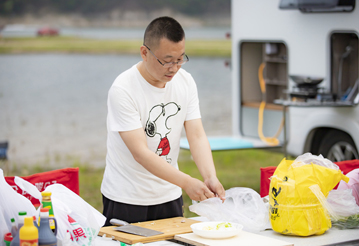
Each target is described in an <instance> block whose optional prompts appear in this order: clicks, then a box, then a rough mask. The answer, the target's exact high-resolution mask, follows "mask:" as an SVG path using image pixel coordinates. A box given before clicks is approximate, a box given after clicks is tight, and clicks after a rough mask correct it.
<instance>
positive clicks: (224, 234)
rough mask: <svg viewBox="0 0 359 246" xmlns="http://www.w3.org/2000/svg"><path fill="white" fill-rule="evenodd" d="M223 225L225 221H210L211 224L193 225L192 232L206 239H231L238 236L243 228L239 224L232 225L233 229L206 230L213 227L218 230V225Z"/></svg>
mask: <svg viewBox="0 0 359 246" xmlns="http://www.w3.org/2000/svg"><path fill="white" fill-rule="evenodd" d="M220 223H223V221H210V222H201V223H195V224H192V225H191V228H192V231H193V233H194V234H196V235H198V236H201V237H204V238H214V239H217V238H229V237H234V236H236V235H238V234H239V233H240V232H241V231H242V229H243V226H242V225H241V224H237V223H232V222H230V223H231V225H232V227H229V228H225V229H220V230H215V229H214V230H208V229H207V230H206V229H205V228H208V227H212V228H216V227H217V225H218V224H220Z"/></svg>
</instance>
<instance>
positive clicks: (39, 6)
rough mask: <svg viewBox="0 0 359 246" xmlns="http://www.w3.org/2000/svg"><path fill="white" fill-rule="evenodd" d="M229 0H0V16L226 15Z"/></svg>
mask: <svg viewBox="0 0 359 246" xmlns="http://www.w3.org/2000/svg"><path fill="white" fill-rule="evenodd" d="M230 1H231V0H0V15H2V16H19V15H23V14H26V13H32V14H39V13H41V12H43V11H47V12H53V13H59V14H61V13H79V14H82V15H85V16H86V15H93V14H101V13H106V12H109V11H111V10H113V9H121V10H124V11H126V10H143V11H155V10H160V9H162V8H169V9H171V10H173V11H175V12H179V13H182V14H184V15H188V16H210V15H217V14H227V13H228V14H230V5H231V3H230Z"/></svg>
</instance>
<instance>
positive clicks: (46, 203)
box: [41, 191, 55, 232]
mask: <svg viewBox="0 0 359 246" xmlns="http://www.w3.org/2000/svg"><path fill="white" fill-rule="evenodd" d="M51 194H52V193H51V192H50V191H43V192H41V195H42V207H43V208H49V218H50V220H49V222H50V228H51V230H52V231H53V232H55V222H54V220H53V219H52V218H54V217H55V216H54V210H53V207H52V201H51Z"/></svg>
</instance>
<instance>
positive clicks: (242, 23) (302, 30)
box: [231, 0, 359, 156]
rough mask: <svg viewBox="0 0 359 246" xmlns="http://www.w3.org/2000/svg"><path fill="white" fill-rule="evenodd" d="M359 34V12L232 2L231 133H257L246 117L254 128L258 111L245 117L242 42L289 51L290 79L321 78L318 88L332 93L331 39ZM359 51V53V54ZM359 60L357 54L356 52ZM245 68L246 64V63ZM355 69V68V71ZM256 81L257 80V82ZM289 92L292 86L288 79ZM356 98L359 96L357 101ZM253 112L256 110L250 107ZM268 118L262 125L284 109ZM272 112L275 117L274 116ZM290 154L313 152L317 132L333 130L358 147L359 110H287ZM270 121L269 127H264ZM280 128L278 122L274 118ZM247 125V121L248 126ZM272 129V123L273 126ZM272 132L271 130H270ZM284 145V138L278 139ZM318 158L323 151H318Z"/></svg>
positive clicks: (262, 1) (257, 0)
mask: <svg viewBox="0 0 359 246" xmlns="http://www.w3.org/2000/svg"><path fill="white" fill-rule="evenodd" d="M340 32H344V33H354V34H355V35H358V33H359V8H358V6H357V7H356V8H355V9H354V10H353V11H352V12H350V13H342V12H337V13H302V12H301V11H299V10H282V9H280V8H279V1H274V0H271V1H268V0H233V1H232V32H231V38H232V62H231V66H232V100H233V104H232V110H233V111H232V126H233V135H234V136H238V137H247V136H253V135H254V133H253V131H252V132H250V131H245V130H243V129H244V127H243V124H245V121H246V119H245V118H246V117H247V116H248V117H249V119H248V120H249V121H251V124H254V125H256V124H255V122H254V121H255V120H256V118H255V117H254V115H255V114H256V112H257V111H253V113H251V114H249V115H252V116H253V118H251V117H252V116H249V115H246V114H245V112H246V110H247V109H246V108H245V107H244V106H243V100H242V98H241V97H242V95H243V93H247V92H243V91H241V90H242V86H241V83H242V80H241V69H240V67H241V66H243V64H241V63H245V62H246V61H245V60H243V59H241V52H242V51H241V44H242V43H246V42H249V43H251V42H263V43H267V42H275V43H276V42H280V43H283V44H284V45H285V46H286V48H287V73H288V75H306V76H313V77H322V78H324V80H323V81H322V82H321V84H320V86H321V87H323V88H325V90H327V91H333V89H334V88H331V87H332V82H331V79H330V78H331V76H333V75H332V71H331V58H330V54H331V53H330V52H331V43H330V40H331V35H332V34H333V33H340ZM355 52H356V53H358V50H357V49H356V50H355ZM355 55H356V56H357V55H358V54H355ZM244 65H245V64H244ZM356 69H357V68H356ZM256 83H258V81H257V82H256ZM286 83H287V89H288V90H290V89H291V88H292V87H293V86H294V84H295V83H294V82H293V81H292V80H291V78H290V77H289V76H288V77H287V81H286ZM357 99H358V98H357ZM249 110H252V109H249ZM266 113H267V114H268V115H267V117H266V118H265V119H264V124H265V125H266V124H268V125H270V124H272V123H270V121H273V120H274V119H273V117H275V118H278V115H281V111H280V110H276V112H274V111H273V114H272V113H271V111H270V110H266ZM271 114H272V116H271ZM286 116H287V118H286V129H287V137H286V138H287V151H288V153H289V154H291V155H293V156H298V155H300V154H303V153H305V152H312V150H313V147H314V145H315V144H318V142H313V140H314V136H315V134H316V131H317V130H318V129H321V134H322V135H321V136H318V135H317V141H318V138H319V137H321V138H322V137H324V135H325V133H326V132H328V131H329V130H330V129H336V130H338V131H341V132H343V133H346V134H348V135H349V136H350V137H351V138H352V140H353V142H354V143H355V146H356V149H357V148H358V147H359V106H357V105H355V106H349V107H330V106H326V107H291V106H290V107H288V110H287V113H286ZM266 122H267V123H266ZM275 122H276V123H275V124H274V125H276V126H275V128H277V127H278V126H277V123H278V122H279V121H278V119H275ZM247 125H248V123H247ZM272 125H273V124H272ZM271 128H273V127H271ZM275 131H276V129H264V133H266V134H267V135H273V133H275ZM280 139H281V140H282V141H283V134H282V135H281V136H280ZM315 154H320V153H315Z"/></svg>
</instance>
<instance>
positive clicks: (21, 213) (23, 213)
mask: <svg viewBox="0 0 359 246" xmlns="http://www.w3.org/2000/svg"><path fill="white" fill-rule="evenodd" d="M26 214H27V213H26V212H25V211H21V212H19V215H26Z"/></svg>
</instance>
